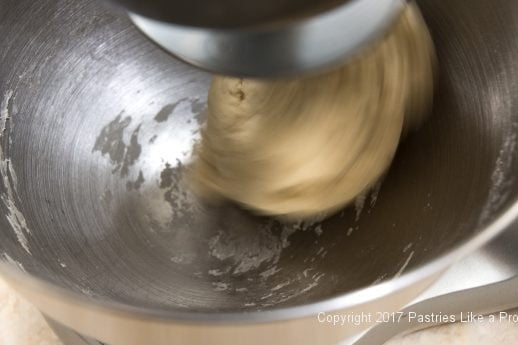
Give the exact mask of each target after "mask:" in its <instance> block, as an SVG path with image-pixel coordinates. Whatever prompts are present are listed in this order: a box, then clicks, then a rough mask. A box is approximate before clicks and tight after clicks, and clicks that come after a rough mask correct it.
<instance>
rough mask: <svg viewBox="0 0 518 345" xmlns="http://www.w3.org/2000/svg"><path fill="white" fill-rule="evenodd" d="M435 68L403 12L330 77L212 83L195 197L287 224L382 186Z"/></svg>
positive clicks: (418, 21) (416, 20)
mask: <svg viewBox="0 0 518 345" xmlns="http://www.w3.org/2000/svg"><path fill="white" fill-rule="evenodd" d="M433 67H434V52H433V46H432V42H431V39H430V36H429V33H428V31H427V28H426V26H425V24H424V22H423V19H422V18H421V16H420V13H419V11H418V9H417V7H415V6H414V5H408V6H407V8H406V9H405V11H404V12H403V14H402V15H401V17H400V18H399V19H398V20H397V22H396V23H395V24H394V25H393V28H392V29H391V30H390V32H389V33H388V34H387V35H386V36H385V37H384V38H383V39H381V40H380V41H379V42H378V43H376V44H375V45H374V46H372V47H370V48H367V50H365V51H363V52H362V53H361V54H360V55H359V56H358V57H357V58H355V59H353V60H349V61H348V62H347V63H346V64H345V65H343V66H342V67H340V68H338V69H336V70H333V71H329V72H326V73H323V74H320V75H316V76H308V77H304V78H299V79H281V80H252V79H238V78H231V77H220V76H217V77H215V78H214V79H213V81H212V85H211V87H210V91H209V101H208V106H209V116H208V119H207V122H206V124H205V127H204V129H203V132H202V142H201V145H200V148H199V150H198V158H197V161H196V162H195V166H194V181H195V186H196V189H197V190H198V191H199V192H201V193H202V195H204V196H206V197H208V198H215V197H216V198H217V197H224V198H228V199H232V200H234V201H236V202H238V203H240V204H242V205H244V206H246V207H248V208H251V209H254V210H257V211H259V212H260V213H262V214H267V215H278V216H282V217H288V218H292V219H294V218H297V219H300V218H308V217H314V216H316V215H322V213H328V212H332V211H335V210H337V209H338V208H341V207H342V206H344V205H345V204H347V203H348V202H350V201H351V200H353V199H354V198H355V197H356V196H357V195H358V194H360V193H361V192H363V191H364V190H366V189H367V188H369V187H370V186H371V185H372V184H373V183H375V182H376V181H377V179H379V178H380V176H381V175H382V174H383V173H384V171H385V170H386V169H387V167H388V166H389V165H390V162H391V160H392V158H393V156H394V153H395V151H396V148H397V145H398V142H399V139H400V136H401V134H402V131H403V127H404V126H408V125H409V124H412V123H414V125H415V123H417V122H419V119H420V118H422V114H423V113H424V111H425V109H426V108H427V106H428V105H429V104H430V100H431V95H432V86H433Z"/></svg>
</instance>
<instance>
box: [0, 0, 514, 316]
mask: <svg viewBox="0 0 518 345" xmlns="http://www.w3.org/2000/svg"><path fill="white" fill-rule="evenodd" d="M419 4H420V6H421V8H422V10H423V13H424V15H425V17H426V20H427V22H428V24H429V26H430V29H431V31H432V34H433V38H434V41H435V43H436V47H437V52H438V57H439V64H440V76H439V80H438V85H437V91H436V97H435V104H434V111H433V115H432V116H431V117H430V118H429V119H428V120H427V122H426V123H425V124H424V126H423V127H422V128H421V129H420V130H419V131H417V132H415V133H411V134H409V135H408V136H407V137H406V138H405V139H404V141H403V142H402V144H401V146H400V148H399V150H398V153H397V156H396V158H395V160H394V162H393V164H392V167H391V169H390V171H389V172H388V174H387V175H386V177H385V178H384V179H383V181H381V182H380V183H379V184H378V185H377V186H375V188H373V190H372V191H370V192H369V193H367V194H366V195H364V197H363V198H359V199H358V200H357V202H356V203H355V204H354V205H351V206H350V207H348V208H346V209H344V210H343V211H341V212H339V213H337V214H336V215H335V216H333V217H331V218H329V219H327V220H325V221H323V222H321V223H316V224H290V225H286V224H281V223H280V222H278V221H275V220H272V219H269V218H262V217H257V216H253V215H251V214H249V213H247V212H245V211H243V210H240V209H239V208H237V207H235V206H232V205H220V206H217V207H216V206H213V207H208V206H203V205H201V204H200V203H199V202H198V201H197V200H196V198H195V197H194V196H193V195H192V194H191V193H190V192H189V189H188V188H186V183H185V179H184V177H185V171H186V167H187V166H188V163H189V161H190V158H191V152H192V147H193V144H194V143H195V141H196V140H197V138H198V137H199V128H200V125H201V124H202V122H203V119H204V117H205V109H206V93H207V88H208V85H209V82H210V78H211V77H210V75H208V74H206V73H204V72H201V71H198V70H196V69H193V68H191V67H189V66H187V65H185V64H183V63H181V62H178V61H176V60H174V59H172V58H171V57H170V56H168V55H167V54H166V53H164V52H163V51H161V50H160V49H159V48H157V47H156V46H154V45H153V44H152V43H150V42H148V41H147V40H146V39H145V38H144V37H143V36H142V35H141V34H140V33H138V32H137V31H136V30H135V29H134V28H133V27H132V26H131V24H130V23H129V22H128V21H127V20H126V19H124V18H123V17H122V16H116V15H114V14H113V13H111V12H110V11H108V10H107V9H106V8H102V7H99V4H98V3H94V2H91V1H50V0H42V1H37V2H35V1H30V0H23V1H18V2H9V3H7V4H5V3H4V4H2V6H3V7H5V8H4V9H3V10H2V12H1V13H0V32H1V33H2V34H1V35H0V46H1V47H2V49H1V50H0V99H1V116H0V125H2V128H3V131H2V133H1V136H0V144H1V146H0V159H1V160H0V174H1V177H2V180H1V182H0V185H1V186H0V187H1V188H0V197H1V202H0V238H1V240H0V258H1V259H2V260H3V261H7V262H11V263H17V264H19V265H21V266H22V267H23V268H24V270H25V271H27V272H29V273H30V274H32V275H35V276H37V277H39V278H41V279H44V280H46V281H49V282H51V283H53V284H56V285H59V286H62V287H65V288H66V289H69V290H72V291H75V292H77V293H80V294H84V295H86V296H89V297H91V298H94V299H96V300H101V301H103V300H108V301H115V302H119V303H123V304H126V305H131V306H134V307H146V308H152V309H157V310H189V311H192V312H221V311H238V310H239V311H242V310H256V309H270V308H279V307H283V306H294V305H301V304H305V303H310V302H317V301H321V300H324V299H326V298H329V297H333V296H338V295H342V294H346V293H348V292H351V291H353V290H357V289H361V288H363V287H366V286H369V285H372V284H376V283H378V282H381V281H384V280H388V279H394V278H395V277H398V276H399V275H401V274H404V272H406V271H408V270H411V269H415V268H418V267H420V266H422V265H423V264H425V263H428V262H430V261H431V260H433V259H435V258H437V257H438V256H440V255H441V254H443V253H445V252H446V251H448V250H451V249H453V248H455V247H456V246H457V245H459V244H460V243H464V242H465V241H467V240H469V239H470V238H471V237H472V236H473V235H475V234H476V233H477V232H479V231H482V230H483V229H484V226H485V225H486V224H487V223H488V222H490V221H492V220H494V219H496V218H497V217H498V216H499V214H501V212H502V210H504V209H505V208H506V207H508V206H509V205H510V204H511V203H512V202H513V201H514V200H516V198H517V196H518V182H517V181H516V179H515V176H514V175H515V174H514V175H513V172H516V171H518V159H517V158H518V157H517V156H518V153H517V152H516V151H515V144H516V134H517V133H518V127H517V126H518V125H517V123H518V98H517V97H518V96H517V95H518V64H517V63H516V57H517V56H518V40H516V34H518V3H517V2H516V1H512V0H498V1H496V0H492V1H488V0H472V1H464V0H449V1H446V0H443V1H438V0H435V1H432V0H423V1H419ZM21 13H23V16H21Z"/></svg>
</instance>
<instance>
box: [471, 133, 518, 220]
mask: <svg viewBox="0 0 518 345" xmlns="http://www.w3.org/2000/svg"><path fill="white" fill-rule="evenodd" d="M517 133H518V124H517V123H515V124H513V126H511V131H510V133H508V134H507V135H506V136H505V137H504V138H503V141H502V145H501V148H500V151H499V153H498V157H497V159H496V161H495V165H494V168H493V173H492V174H491V189H490V190H489V193H488V196H487V201H486V203H485V205H484V207H483V208H482V211H481V213H480V217H479V221H478V223H479V226H482V225H484V224H485V223H486V222H487V221H488V220H489V219H490V217H491V215H492V214H494V213H495V211H496V210H497V209H498V208H499V207H500V206H502V204H503V203H504V202H505V201H506V199H507V197H508V195H509V193H510V189H509V187H510V186H512V183H513V182H514V179H515V176H514V175H512V174H511V172H512V164H513V156H514V152H515V150H516V141H517Z"/></svg>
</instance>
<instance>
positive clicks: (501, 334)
mask: <svg viewBox="0 0 518 345" xmlns="http://www.w3.org/2000/svg"><path fill="white" fill-rule="evenodd" d="M516 339H518V323H508V322H502V323H500V322H489V321H488V320H486V321H484V322H481V323H464V324H449V325H445V326H439V327H433V328H429V329H426V330H423V331H420V332H416V333H412V334H409V335H406V336H403V337H399V338H395V339H393V340H391V341H389V342H388V343H386V344H385V345H437V344H441V345H493V344H498V345H501V344H514V343H515V342H516ZM0 345H62V343H61V342H60V341H59V339H58V338H57V337H56V335H55V334H54V333H53V332H52V330H50V328H49V327H48V326H47V324H46V323H45V321H44V319H43V317H42V316H41V314H40V313H39V312H38V310H37V309H36V308H35V307H34V306H32V305H31V304H30V303H29V302H27V301H25V300H24V299H23V298H21V297H20V296H18V295H17V294H16V292H14V291H13V290H12V289H10V288H9V287H8V286H7V285H6V284H5V283H4V282H3V281H2V280H1V279H0Z"/></svg>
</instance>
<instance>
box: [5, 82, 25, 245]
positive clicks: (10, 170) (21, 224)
mask: <svg viewBox="0 0 518 345" xmlns="http://www.w3.org/2000/svg"><path fill="white" fill-rule="evenodd" d="M14 109H15V105H14V96H13V91H12V90H9V91H7V92H6V93H5V94H4V97H3V99H2V103H1V104H0V175H1V178H2V183H3V185H4V189H5V191H4V192H3V193H1V194H0V199H1V200H2V203H3V204H4V206H5V207H6V209H7V214H6V218H7V221H8V222H9V224H10V225H11V228H12V229H13V231H14V233H15V235H16V238H17V240H18V242H19V243H20V245H21V246H22V247H23V249H24V250H25V251H26V252H27V253H29V254H31V251H30V249H29V242H28V238H27V237H28V236H29V235H30V233H31V231H30V229H29V227H28V226H27V221H26V219H25V216H24V215H23V213H22V211H21V210H20V209H19V208H18V206H17V202H16V200H17V199H18V191H17V183H18V179H17V177H16V171H15V170H14V167H13V164H12V161H11V158H10V156H9V155H10V150H11V146H12V139H11V133H12V130H13V128H14V122H13V118H12V115H13V113H14Z"/></svg>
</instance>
